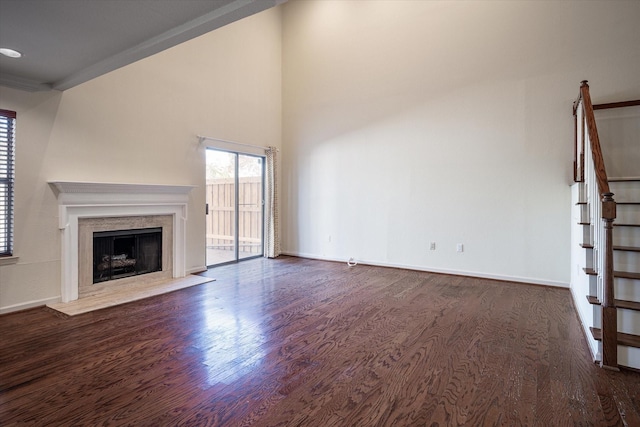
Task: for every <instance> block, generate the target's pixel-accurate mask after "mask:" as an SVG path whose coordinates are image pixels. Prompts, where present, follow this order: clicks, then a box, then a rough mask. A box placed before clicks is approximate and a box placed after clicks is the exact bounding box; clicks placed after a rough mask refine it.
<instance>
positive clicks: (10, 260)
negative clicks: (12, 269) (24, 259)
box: [0, 255, 20, 266]
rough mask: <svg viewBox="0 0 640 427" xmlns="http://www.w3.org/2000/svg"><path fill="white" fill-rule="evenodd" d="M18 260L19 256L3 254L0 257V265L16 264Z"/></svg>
mask: <svg viewBox="0 0 640 427" xmlns="http://www.w3.org/2000/svg"><path fill="white" fill-rule="evenodd" d="M18 261H20V257H19V256H15V255H14V256H3V257H0V266H3V265H12V264H17V263H18Z"/></svg>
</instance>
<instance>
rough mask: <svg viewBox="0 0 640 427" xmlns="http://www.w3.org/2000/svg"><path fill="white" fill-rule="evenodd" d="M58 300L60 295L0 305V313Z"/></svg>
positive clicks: (52, 302)
mask: <svg viewBox="0 0 640 427" xmlns="http://www.w3.org/2000/svg"><path fill="white" fill-rule="evenodd" d="M60 301H61V298H60V296H57V297H54V298H45V299H40V300H33V301H27V302H22V303H20V304H14V305H8V306H6V307H0V314H6V313H12V312H14V311H20V310H26V309H28V308H34V307H40V306H43V305H47V304H54V303H56V302H60Z"/></svg>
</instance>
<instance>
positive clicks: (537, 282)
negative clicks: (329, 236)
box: [281, 251, 569, 288]
mask: <svg viewBox="0 0 640 427" xmlns="http://www.w3.org/2000/svg"><path fill="white" fill-rule="evenodd" d="M281 254H282V255H289V256H295V257H299V258H309V259H317V260H321V261H336V262H344V263H345V264H346V262H347V260H346V259H337V258H329V257H324V256H318V255H314V254H305V253H299V252H289V251H282V252H281ZM355 261H357V262H358V264H359V265H373V266H376V267H390V268H402V269H405V270H416V271H425V272H427V273H439V274H451V275H453V276H470V277H478V278H481V279H493V280H501V281H506V282H519V283H525V284H529V285H543V286H552V287H556V288H569V284H568V283H565V282H558V281H554V280H544V279H536V278H533V277H519V276H506V275H502V274H488V273H480V272H477V271H465V270H449V269H442V268H433V267H424V266H418V265H411V264H394V263H385V262H378V261H367V260H362V259H356V260H355Z"/></svg>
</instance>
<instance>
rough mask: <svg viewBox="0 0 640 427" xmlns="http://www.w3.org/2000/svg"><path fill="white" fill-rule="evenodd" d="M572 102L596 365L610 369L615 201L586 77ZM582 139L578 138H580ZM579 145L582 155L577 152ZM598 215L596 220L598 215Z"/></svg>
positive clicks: (613, 361) (614, 352)
mask: <svg viewBox="0 0 640 427" xmlns="http://www.w3.org/2000/svg"><path fill="white" fill-rule="evenodd" d="M576 103H577V104H578V105H577V106H574V113H575V112H576V111H579V112H581V113H582V114H581V117H579V119H580V122H581V123H580V130H581V131H582V132H581V137H582V138H576V144H579V145H580V146H579V147H577V148H576V154H577V158H576V159H574V160H575V161H576V162H577V163H578V164H577V168H578V169H583V168H584V167H585V164H584V163H583V161H584V156H586V157H588V158H589V160H588V161H587V162H586V171H587V173H583V174H576V175H577V176H578V177H580V175H582V177H583V178H584V183H585V184H586V186H587V190H588V194H589V195H590V197H589V200H588V202H589V204H590V210H589V211H590V214H591V215H590V222H591V227H592V234H591V236H592V239H593V242H592V243H593V251H594V253H593V255H594V257H593V262H594V265H593V269H594V270H595V271H596V273H597V282H598V299H600V302H601V310H602V317H601V321H602V325H601V328H602V360H601V362H600V366H602V367H603V368H607V369H611V370H619V369H618V316H617V308H616V302H615V291H614V286H613V221H614V220H615V218H616V202H615V200H614V199H613V193H611V191H610V190H609V181H608V178H607V172H606V170H605V166H604V158H603V156H602V149H601V147H600V138H599V136H598V129H597V126H596V120H595V115H594V113H593V104H592V103H591V95H590V94H589V85H588V83H587V81H586V80H584V81H582V83H581V84H580V96H579V97H578V100H577V101H576ZM580 107H581V108H580ZM580 139H582V140H580ZM581 149H582V150H584V151H583V153H584V156H581V154H582V153H581ZM599 218H601V219H602V221H601V222H600V221H599V220H598V219H599Z"/></svg>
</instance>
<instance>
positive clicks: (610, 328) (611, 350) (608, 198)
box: [601, 193, 619, 371]
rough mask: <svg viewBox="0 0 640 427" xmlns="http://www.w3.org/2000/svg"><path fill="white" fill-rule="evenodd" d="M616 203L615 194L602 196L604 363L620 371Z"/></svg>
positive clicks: (609, 367)
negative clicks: (615, 281)
mask: <svg viewBox="0 0 640 427" xmlns="http://www.w3.org/2000/svg"><path fill="white" fill-rule="evenodd" d="M615 218H616V202H615V201H614V199H613V193H605V194H604V195H603V196H602V223H603V226H604V236H603V237H604V265H603V271H604V278H603V281H604V283H603V285H604V286H603V287H604V289H603V290H604V296H603V299H602V363H601V366H602V367H603V368H607V369H612V370H616V371H617V370H619V369H618V315H617V308H616V303H615V291H614V287H613V221H614V220H615Z"/></svg>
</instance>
